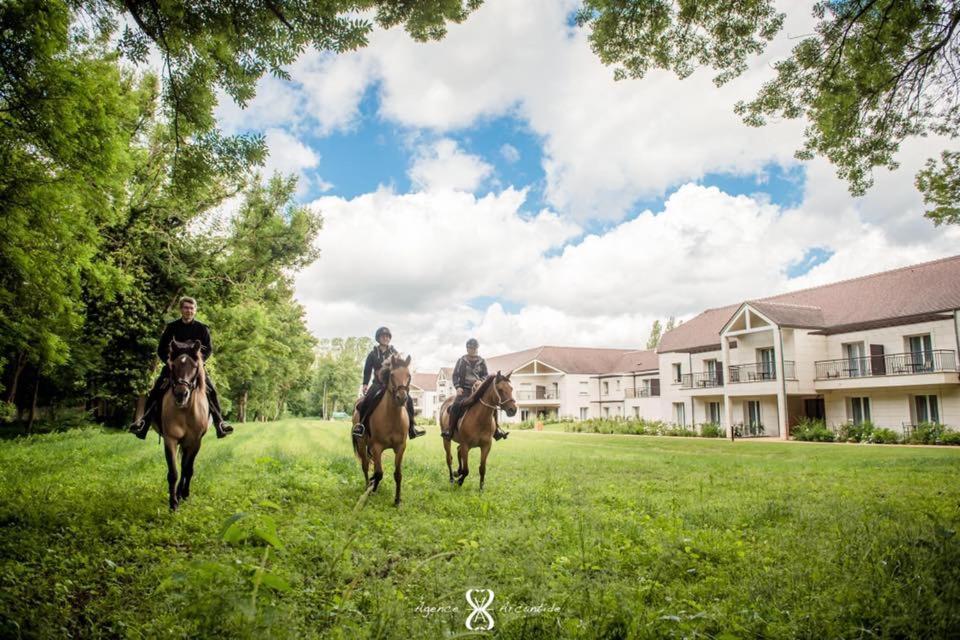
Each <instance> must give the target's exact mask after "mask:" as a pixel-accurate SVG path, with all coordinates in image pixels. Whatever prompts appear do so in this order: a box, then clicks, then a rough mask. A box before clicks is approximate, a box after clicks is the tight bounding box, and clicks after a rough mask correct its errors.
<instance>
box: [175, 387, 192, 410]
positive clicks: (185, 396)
mask: <svg viewBox="0 0 960 640" xmlns="http://www.w3.org/2000/svg"><path fill="white" fill-rule="evenodd" d="M173 400H174V402H176V404H177V407H178V408H180V409H183V408H184V407H186V406H187V403H188V402H190V388H189V387H184V388H182V389H178V388H176V387H174V389H173Z"/></svg>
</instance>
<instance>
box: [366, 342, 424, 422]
mask: <svg viewBox="0 0 960 640" xmlns="http://www.w3.org/2000/svg"><path fill="white" fill-rule="evenodd" d="M392 338H393V336H392V335H391V334H390V329H388V328H386V327H380V328H379V329H377V333H376V334H375V335H374V339H375V340H376V341H377V346H375V347H374V348H373V349H371V350H370V353H368V354H367V360H366V362H365V363H364V365H363V400H361V401H360V405H359V406H358V411H359V413H360V422H358V423H357V424H356V425H355V426H354V427H353V435H354V437H355V438H361V437H363V434H364V431H365V429H366V426H365V425H366V424H367V420H369V418H370V414H371V413H373V409H374V406H373V400H374V399H375V398H377V397H379V396H380V395H381V394H380V392H381V391H382V390H383V388H384V385H383V383H381V382H380V379H379V378H377V376H376V373H377V371H379V370H380V368H381V367H382V366H383V365H384V363H385V362H387V361H388V360H389V359H390V358H391V357H392V356H395V355H399V352H398V351H397V350H396V349H395V348H394V347H393V346H392V345H391V344H390V340H391V339H392ZM371 377H373V384H370V378H371ZM407 415H408V416H410V428H409V431H408V432H407V433H408V435H409V437H410V439H413V438H417V437H420V436H422V435H423V434H424V433H426V432H425V431H424V430H423V429H417V427H416V424H415V422H414V415H413V398H412V397H410V396H409V395H408V396H407Z"/></svg>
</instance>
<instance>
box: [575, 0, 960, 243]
mask: <svg viewBox="0 0 960 640" xmlns="http://www.w3.org/2000/svg"><path fill="white" fill-rule="evenodd" d="M774 5H775V3H774V0H742V1H740V2H734V3H731V2H726V1H724V0H697V1H696V2H692V1H686V0H584V3H583V6H582V8H581V9H580V11H579V14H578V21H579V23H580V24H581V25H589V27H590V29H591V33H590V42H591V46H592V47H593V50H594V51H595V52H596V53H597V54H598V56H599V57H600V59H601V60H602V61H603V62H604V63H606V64H613V65H616V71H615V75H616V77H617V78H624V77H632V78H639V77H642V76H643V75H644V74H645V73H646V72H647V71H648V70H649V69H650V68H662V69H671V70H673V71H674V72H676V73H677V74H678V75H679V76H680V77H685V76H687V75H689V74H690V73H691V72H692V71H693V70H694V69H695V68H696V67H697V66H709V67H712V68H714V69H715V70H717V71H718V74H717V76H716V77H715V81H716V83H717V84H723V83H724V82H727V81H728V80H730V79H731V78H734V77H736V76H737V75H739V74H740V73H742V72H743V71H744V69H745V68H746V66H747V61H748V59H749V57H750V56H753V55H756V54H757V53H759V52H761V51H762V50H763V49H764V47H765V46H766V43H767V42H769V41H770V40H771V39H772V38H773V37H774V36H775V35H776V34H777V33H778V32H779V31H780V29H781V28H782V25H783V18H784V16H783V14H782V13H779V12H777V11H776V9H775V6H774ZM813 15H814V17H815V18H816V19H817V25H816V28H815V29H814V33H812V34H809V35H807V36H805V37H803V38H802V39H801V40H800V42H799V43H798V44H797V45H796V46H795V47H794V49H793V51H792V53H791V54H790V56H789V57H787V58H786V59H783V60H779V61H777V62H776V64H775V65H774V68H775V69H776V72H777V75H776V78H774V79H773V80H771V81H770V82H768V83H766V84H765V85H764V86H763V87H762V89H761V90H760V92H759V94H758V95H757V96H756V97H755V98H754V99H753V100H750V101H745V102H740V103H739V104H738V105H737V107H736V111H737V112H738V113H739V114H740V115H741V116H742V117H743V118H744V121H745V122H746V123H747V124H749V125H751V126H762V125H763V124H765V123H766V122H767V120H768V119H769V118H771V117H782V118H791V119H792V118H799V117H805V118H806V119H807V121H808V123H809V125H808V126H807V128H806V133H805V141H804V145H803V147H802V148H801V149H800V150H798V151H797V157H798V158H801V159H808V158H811V157H813V156H814V155H822V156H825V157H826V158H828V159H829V160H830V161H831V162H832V163H833V164H834V165H835V166H836V168H837V173H838V175H839V176H840V177H841V178H843V179H845V180H846V181H847V182H848V184H849V187H850V190H851V192H852V193H854V194H856V195H859V194H862V193H864V191H865V190H866V189H867V188H868V187H869V186H870V185H871V184H872V175H871V174H872V170H873V169H874V168H876V167H887V168H890V169H893V168H896V166H897V163H896V161H895V160H894V157H895V154H896V152H897V150H898V149H899V146H900V143H901V142H903V141H904V140H906V139H908V138H917V137H923V136H926V135H928V134H938V135H942V136H947V137H949V138H956V137H957V135H958V124H960V76H958V74H957V69H958V66H960V30H958V29H957V27H958V25H960V3H957V2H953V1H948V0H923V1H902V0H829V1H823V2H818V3H817V4H815V5H814V7H813ZM916 184H917V187H918V188H919V189H920V190H921V191H922V193H923V194H924V198H925V200H926V202H927V204H928V205H929V208H928V210H927V212H926V215H927V217H929V218H930V219H931V220H933V221H934V222H935V223H937V224H941V223H944V222H946V223H958V222H960V215H958V211H957V208H956V203H957V202H958V201H960V153H958V152H955V151H950V150H946V151H943V152H942V153H941V154H940V157H939V158H931V159H930V161H929V162H928V163H927V165H926V167H925V168H924V169H923V171H921V173H920V174H918V176H917V181H916Z"/></svg>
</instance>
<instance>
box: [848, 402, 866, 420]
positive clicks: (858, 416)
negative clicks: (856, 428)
mask: <svg viewBox="0 0 960 640" xmlns="http://www.w3.org/2000/svg"><path fill="white" fill-rule="evenodd" d="M847 417H848V418H849V419H850V420H851V421H853V424H863V423H864V422H868V421H869V420H870V398H850V407H849V411H848V413H847Z"/></svg>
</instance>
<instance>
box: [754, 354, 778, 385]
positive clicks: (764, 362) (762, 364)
mask: <svg viewBox="0 0 960 640" xmlns="http://www.w3.org/2000/svg"><path fill="white" fill-rule="evenodd" d="M757 374H758V375H757V379H759V380H776V378H777V365H776V360H775V356H774V351H773V349H757Z"/></svg>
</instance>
